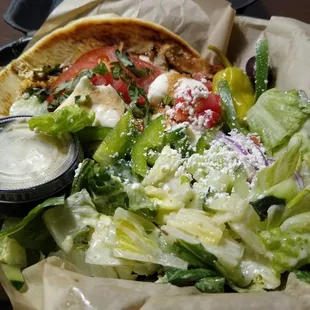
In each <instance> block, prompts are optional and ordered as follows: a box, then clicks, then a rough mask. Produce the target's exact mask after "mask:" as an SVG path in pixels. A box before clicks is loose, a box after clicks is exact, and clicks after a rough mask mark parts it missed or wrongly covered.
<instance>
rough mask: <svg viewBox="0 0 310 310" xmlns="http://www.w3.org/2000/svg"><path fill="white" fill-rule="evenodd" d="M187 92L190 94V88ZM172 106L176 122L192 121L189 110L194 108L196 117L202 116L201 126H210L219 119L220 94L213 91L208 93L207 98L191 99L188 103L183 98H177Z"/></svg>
mask: <svg viewBox="0 0 310 310" xmlns="http://www.w3.org/2000/svg"><path fill="white" fill-rule="evenodd" d="M188 94H189V95H190V96H192V95H191V91H190V90H189V91H188ZM174 108H175V113H174V116H173V119H174V120H175V121H176V122H178V123H179V122H185V121H190V122H193V116H191V117H189V111H190V110H191V109H193V110H194V115H195V116H196V117H199V116H203V118H204V121H203V124H202V126H203V127H206V128H211V127H213V126H214V125H216V124H217V123H218V122H219V121H220V119H221V104H220V96H219V95H217V94H214V93H210V94H209V96H208V98H197V99H195V100H194V99H193V101H192V102H190V103H188V102H186V101H185V100H184V98H177V99H176V100H175V105H174ZM194 118H195V117H194Z"/></svg>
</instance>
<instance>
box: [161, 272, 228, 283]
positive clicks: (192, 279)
mask: <svg viewBox="0 0 310 310" xmlns="http://www.w3.org/2000/svg"><path fill="white" fill-rule="evenodd" d="M165 275H166V276H167V280H168V282H169V283H171V284H173V285H177V286H191V285H195V283H197V282H198V281H200V280H201V279H203V278H206V277H212V276H216V275H217V272H216V271H214V270H209V269H202V268H200V269H189V270H182V269H176V268H169V269H167V270H166V273H165ZM224 281H225V279H224Z"/></svg>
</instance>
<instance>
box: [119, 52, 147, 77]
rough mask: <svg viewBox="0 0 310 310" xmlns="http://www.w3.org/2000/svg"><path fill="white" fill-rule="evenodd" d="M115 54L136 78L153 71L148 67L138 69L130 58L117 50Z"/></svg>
mask: <svg viewBox="0 0 310 310" xmlns="http://www.w3.org/2000/svg"><path fill="white" fill-rule="evenodd" d="M115 56H116V57H117V59H118V60H119V61H120V62H121V63H122V65H123V66H124V67H126V68H128V69H129V70H130V71H131V72H132V73H133V74H134V75H135V76H136V77H137V78H142V77H145V76H148V75H150V74H152V73H153V70H152V69H150V68H143V69H138V68H137V67H136V66H135V65H134V64H133V62H132V61H131V60H130V58H129V57H128V55H127V54H125V53H122V52H121V51H119V50H116V51H115Z"/></svg>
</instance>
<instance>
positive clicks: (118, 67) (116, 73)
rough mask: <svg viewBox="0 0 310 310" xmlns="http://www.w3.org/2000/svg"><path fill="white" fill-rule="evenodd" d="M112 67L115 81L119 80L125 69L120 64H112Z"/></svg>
mask: <svg viewBox="0 0 310 310" xmlns="http://www.w3.org/2000/svg"><path fill="white" fill-rule="evenodd" d="M111 65H112V68H111V72H112V76H113V79H114V80H119V79H120V76H121V74H122V73H123V72H124V69H123V67H122V66H121V64H120V63H119V62H112V63H111Z"/></svg>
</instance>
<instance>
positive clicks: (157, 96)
mask: <svg viewBox="0 0 310 310" xmlns="http://www.w3.org/2000/svg"><path fill="white" fill-rule="evenodd" d="M169 74H171V73H163V74H161V75H159V76H158V77H157V78H156V79H155V80H154V81H153V83H151V85H150V87H149V91H148V95H147V98H148V100H149V102H150V103H151V105H159V104H160V103H161V102H162V100H163V98H164V97H165V96H166V95H167V94H168V90H169V83H168V75H169Z"/></svg>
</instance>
